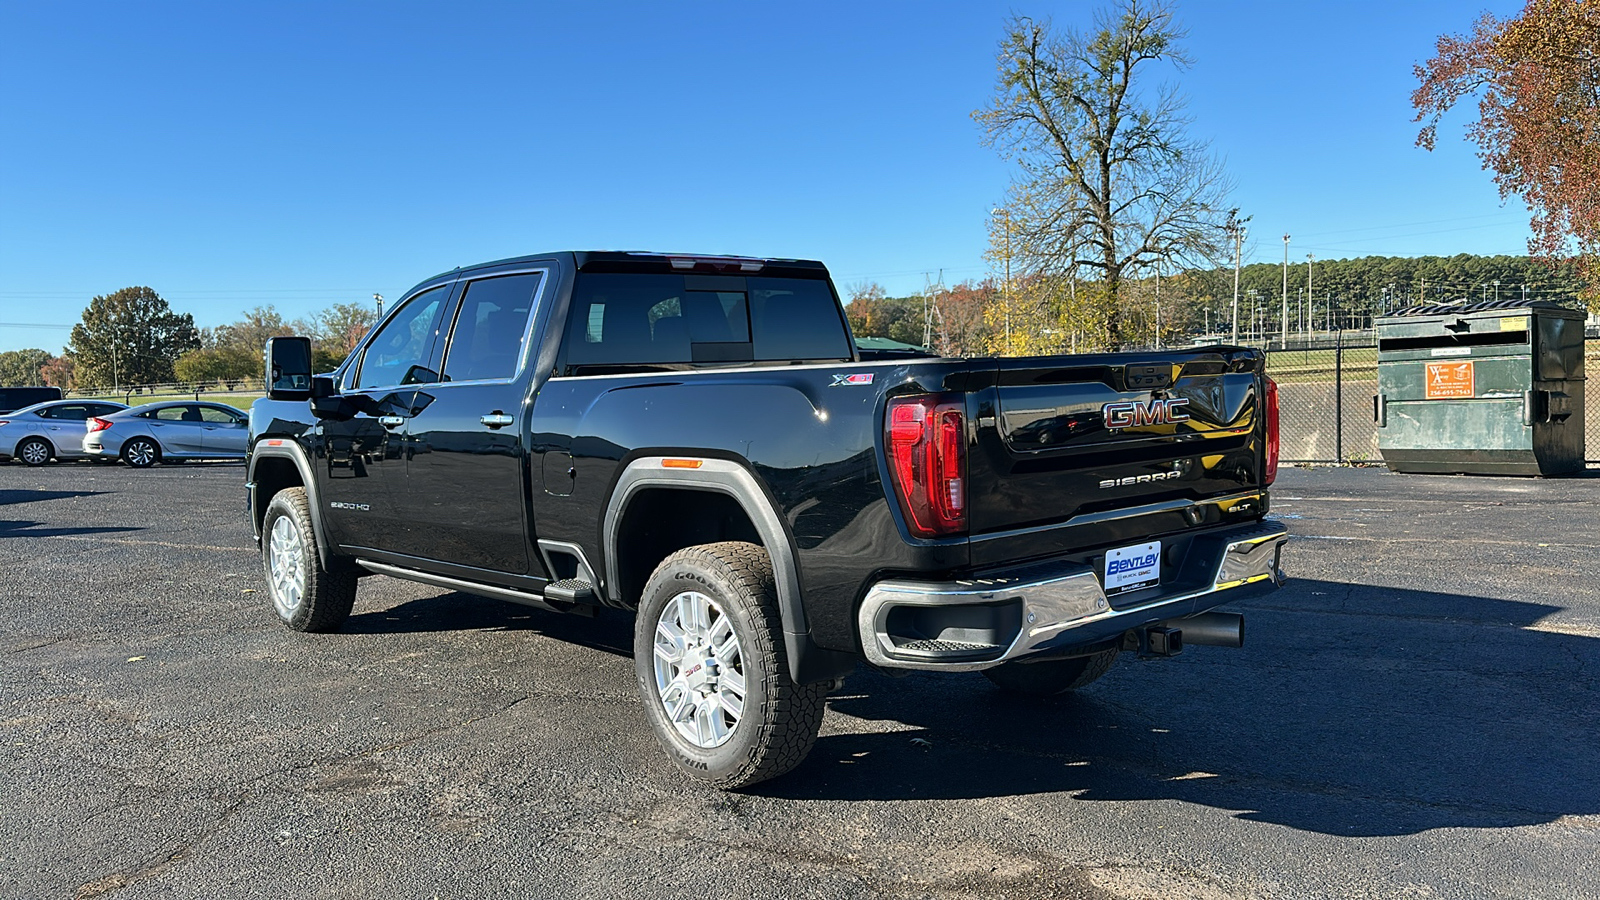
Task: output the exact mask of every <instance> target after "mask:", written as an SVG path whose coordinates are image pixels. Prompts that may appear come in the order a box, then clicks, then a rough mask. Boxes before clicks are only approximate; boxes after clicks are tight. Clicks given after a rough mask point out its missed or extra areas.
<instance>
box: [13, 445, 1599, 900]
mask: <svg viewBox="0 0 1600 900" xmlns="http://www.w3.org/2000/svg"><path fill="white" fill-rule="evenodd" d="M241 483H242V470H241V468H240V467H239V466H237V465H186V466H173V467H158V468H156V469H153V470H148V471H130V470H128V469H126V468H124V467H102V466H89V465H55V466H50V467H46V468H44V469H26V468H23V467H21V466H4V467H0V896H4V897H19V898H46V897H100V896H114V897H117V898H135V897H174V896H178V897H207V898H215V897H285V896H295V897H374V898H411V897H418V898H422V897H486V896H513V897H515V896H539V897H600V896H608V897H651V898H660V897H689V896H737V897H741V898H762V897H773V898H783V897H800V896H804V897H827V898H851V897H967V896H973V897H1068V898H1079V897H1081V898H1156V897H1161V898H1195V900H1201V898H1206V900H1209V898H1235V897H1240V898H1243V897H1249V898H1280V897H1281V898H1300V897H1340V898H1344V897H1373V898H1379V897H1381V898H1393V897H1417V898H1435V897H1439V898H1444V897H1460V898H1481V897H1508V898H1510V897H1515V898H1581V897H1600V739H1597V735H1600V683H1597V680H1596V679H1597V677H1600V586H1597V580H1596V578H1595V577H1594V575H1593V573H1594V572H1596V571H1597V570H1600V502H1597V501H1600V478H1590V479H1578V480H1560V481H1538V480H1526V479H1504V478H1502V479H1476V478H1475V479H1468V478H1450V477H1432V476H1398V475H1391V474H1387V473H1385V472H1382V471H1379V470H1345V469H1315V470H1308V471H1303V470H1285V472H1284V473H1283V475H1282V476H1281V477H1280V479H1279V481H1278V485H1277V488H1276V490H1275V494H1274V496H1275V504H1274V508H1275V511H1276V513H1277V514H1279V515H1281V516H1282V517H1283V518H1284V519H1285V520H1286V521H1287V522H1288V524H1289V526H1290V528H1291V530H1292V531H1293V532H1294V533H1295V534H1296V536H1297V540H1296V541H1295V542H1294V543H1292V544H1291V546H1290V549H1289V550H1288V551H1286V557H1285V559H1286V565H1287V568H1288V571H1289V574H1290V576H1291V577H1292V578H1294V581H1293V582H1292V583H1291V585H1290V586H1289V587H1287V588H1285V589H1284V590H1282V591H1279V592H1277V593H1276V594H1274V595H1272V596H1270V597H1268V598H1266V599H1263V600H1259V601H1256V602H1252V603H1247V604H1245V603H1241V604H1236V605H1235V606H1233V607H1230V608H1232V609H1235V610H1238V611H1242V612H1245V613H1246V616H1247V620H1248V629H1247V641H1246V646H1245V647H1244V649H1242V650H1225V649H1221V648H1211V647H1193V648H1190V649H1188V650H1187V651H1186V652H1185V653H1184V654H1183V655H1182V656H1181V657H1179V658H1177V659H1174V660H1166V661H1156V662H1137V661H1135V660H1133V659H1131V658H1130V657H1127V656H1124V658H1123V659H1122V660H1121V661H1119V663H1118V665H1117V667H1116V668H1115V669H1114V670H1113V671H1112V673H1111V674H1110V675H1109V676H1107V677H1106V678H1104V679H1103V680H1101V681H1099V682H1097V683H1096V684H1094V685H1092V686H1091V687H1089V688H1088V689H1086V690H1085V691H1083V692H1082V693H1081V694H1079V695H1077V696H1074V697H1069V698H1065V699H1061V700H1058V701H1054V702H1051V703H1047V704H1043V705H1039V704H1034V703H1029V702H1023V701H1019V700H1015V699H1011V698H1008V697H1006V696H1003V695H1001V694H999V693H997V692H996V691H995V690H994V689H993V688H992V687H991V686H990V685H989V683H988V682H987V681H986V680H985V679H983V678H982V677H980V676H944V677H933V676H927V677H921V676H911V677H907V678H902V679H890V678H886V677H883V676H880V675H876V674H872V673H867V672H859V673H858V674H857V675H856V676H854V677H853V678H851V679H850V680H849V682H848V683H847V684H846V685H845V687H844V689H843V690H842V691H840V692H839V693H837V694H836V695H835V696H833V697H832V698H831V699H830V703H829V711H828V716H827V719H826V721H825V722H824V724H823V730H822V737H821V739H820V740H819V741H818V743H817V746H816V748H815V750H814V751H813V752H812V754H811V756H810V758H809V759H808V760H807V762H806V763H805V764H804V765H802V766H801V768H800V769H798V770H796V771H795V772H794V773H792V774H791V775H790V776H787V777H785V778H783V779H781V780H778V781H775V782H770V783H768V784H764V785H760V786H758V787H757V788H756V789H755V790H753V791H751V792H749V793H744V794H720V793H717V792H714V791H710V790H706V789H703V788H701V787H698V786H696V785H695V784H693V783H691V782H689V781H687V780H686V779H684V778H683V777H681V776H679V775H678V774H677V773H676V772H675V770H673V769H672V768H671V767H670V766H669V764H668V763H667V762H666V760H665V758H664V757H663V756H662V754H661V753H660V752H659V751H658V750H657V748H656V746H655V744H654V742H653V740H652V738H651V735H650V733H649V730H648V727H647V726H646V724H645V721H644V717H643V713H642V711H641V709H640V707H639V705H638V703H637V701H636V700H635V698H634V694H633V690H632V680H631V672H632V660H631V659H630V656H629V652H630V651H629V643H630V635H631V632H630V628H629V623H628V621H627V620H626V619H625V618H623V617H621V616H607V615H602V616H601V617H600V618H598V619H593V620H591V619H582V618H573V617H561V616H556V615H553V614H546V613H542V612H538V611H533V610H528V609H524V608H521V607H517V606H513V605H510V604H505V603H500V602H496V601H489V600H478V599H474V598H470V597H467V596H464V595H460V594H453V593H449V592H444V591H440V590H438V589H435V588H430V587H425V586H422V585H414V584H409V583H403V582H397V581H393V580H387V579H380V578H373V579H367V580H365V581H363V583H362V587H361V590H360V596H359V599H358V602H357V606H356V612H355V615H354V616H353V617H352V619H351V621H350V624H349V627H348V628H347V629H346V631H345V632H344V633H341V634H336V635H303V634H296V633H291V632H289V631H287V630H285V629H283V628H282V627H280V626H279V625H278V624H277V623H276V621H275V620H274V618H273V616H272V613H271V611H270V609H269V608H268V601H267V599H266V595H265V593H264V592H263V590H262V583H261V576H260V567H259V563H258V562H257V557H256V554H255V552H254V548H253V547H252V545H251V541H250V536H249V533H248V531H247V528H246V525H245V523H244V521H243V501H244V495H243V488H242V484H241Z"/></svg>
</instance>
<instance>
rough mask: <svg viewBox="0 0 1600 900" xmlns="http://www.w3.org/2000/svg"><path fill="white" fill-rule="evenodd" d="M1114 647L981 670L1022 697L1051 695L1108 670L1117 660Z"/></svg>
mask: <svg viewBox="0 0 1600 900" xmlns="http://www.w3.org/2000/svg"><path fill="white" fill-rule="evenodd" d="M1118 652H1119V651H1118V650H1117V648H1115V647H1112V648H1111V649H1109V650H1102V651H1100V652H1099V653H1096V654H1094V655H1093V656H1079V657H1074V658H1072V659H1053V660H1048V661H1046V662H1035V663H1021V662H1014V663H1006V664H1004V665H1000V666H995V667H994V668H992V669H984V670H983V674H984V676H985V677H987V678H988V679H989V680H990V681H992V682H994V683H995V684H996V685H997V686H999V687H1000V688H1001V689H1003V690H1006V691H1010V692H1011V693H1013V694H1022V695H1023V696H1025V697H1054V696H1055V695H1057V694H1065V693H1067V692H1068V691H1075V690H1077V689H1078V688H1081V687H1083V686H1084V685H1087V684H1089V683H1090V682H1092V681H1095V680H1097V679H1098V678H1099V677H1100V676H1102V675H1104V674H1106V673H1107V672H1109V671H1111V664H1112V663H1114V662H1116V661H1117V653H1118Z"/></svg>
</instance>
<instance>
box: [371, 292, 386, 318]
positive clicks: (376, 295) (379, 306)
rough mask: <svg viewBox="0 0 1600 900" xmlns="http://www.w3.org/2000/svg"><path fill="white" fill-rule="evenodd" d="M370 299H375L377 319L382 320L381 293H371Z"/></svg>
mask: <svg viewBox="0 0 1600 900" xmlns="http://www.w3.org/2000/svg"><path fill="white" fill-rule="evenodd" d="M372 299H373V300H375V301H377V303H378V319H379V320H380V321H382V319H383V295H382V294H373V295H372Z"/></svg>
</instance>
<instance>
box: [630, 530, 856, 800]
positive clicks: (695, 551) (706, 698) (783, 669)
mask: <svg viewBox="0 0 1600 900" xmlns="http://www.w3.org/2000/svg"><path fill="white" fill-rule="evenodd" d="M633 647H634V654H633V655H634V667H635V671H636V673H637V676H638V683H639V693H640V695H641V697H642V698H643V700H644V707H645V714H646V716H647V717H648V718H649V720H650V726H651V728H652V729H653V730H654V731H655V735H656V739H657V740H658V741H659V742H660V743H661V746H662V747H663V749H665V750H666V751H667V755H668V756H669V757H671V759H672V761H673V762H674V763H676V764H677V765H678V767H679V768H680V769H682V770H683V771H684V772H686V773H688V774H689V775H692V776H694V777H695V778H697V779H699V780H701V781H705V782H708V783H710V784H713V785H715V786H717V787H720V788H724V789H732V788H742V787H747V786H749V785H752V784H755V783H757V782H761V781H766V780H767V779H769V778H776V777H777V776H779V775H782V774H783V773H785V772H787V771H789V770H790V769H793V768H794V767H795V766H797V765H799V764H800V761H801V760H803V759H805V756H806V754H807V753H809V752H810V750H811V745H812V744H814V743H816V740H817V729H818V727H820V726H821V724H822V714H823V710H824V698H825V696H826V694H827V685H826V684H805V685H800V684H795V683H794V682H793V681H792V680H791V679H790V678H789V666H788V659H787V657H786V653H785V650H784V645H783V626H782V620H781V619H780V617H779V615H778V594H777V588H776V585H775V584H774V581H773V576H772V562H771V560H770V559H769V558H768V556H767V552H766V550H764V549H762V548H761V547H759V546H757V545H755V544H747V543H738V542H732V541H730V542H725V543H719V544H704V545H701V546H699V547H690V548H688V549H687V550H680V551H678V552H677V553H674V554H672V555H671V556H669V557H667V558H666V559H665V560H664V561H662V563H661V565H659V566H657V567H656V570H655V573H654V574H652V575H651V576H650V580H649V582H647V583H646V584H645V588H644V596H643V598H642V600H641V601H640V604H639V616H638V620H637V621H636V623H635V625H634V632H633Z"/></svg>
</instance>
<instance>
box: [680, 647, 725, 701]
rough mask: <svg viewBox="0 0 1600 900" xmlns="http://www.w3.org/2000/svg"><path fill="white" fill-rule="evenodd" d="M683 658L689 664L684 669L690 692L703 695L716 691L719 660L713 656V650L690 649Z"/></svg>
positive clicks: (684, 678)
mask: <svg viewBox="0 0 1600 900" xmlns="http://www.w3.org/2000/svg"><path fill="white" fill-rule="evenodd" d="M683 657H684V660H685V661H686V662H687V665H685V666H684V669H683V680H684V683H685V684H687V685H688V686H689V690H691V691H698V692H700V693H702V694H704V693H709V692H711V691H714V690H716V687H717V658H716V657H714V656H712V655H711V648H710V647H706V646H696V647H690V648H689V650H688V652H687V653H685V654H684V655H683Z"/></svg>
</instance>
